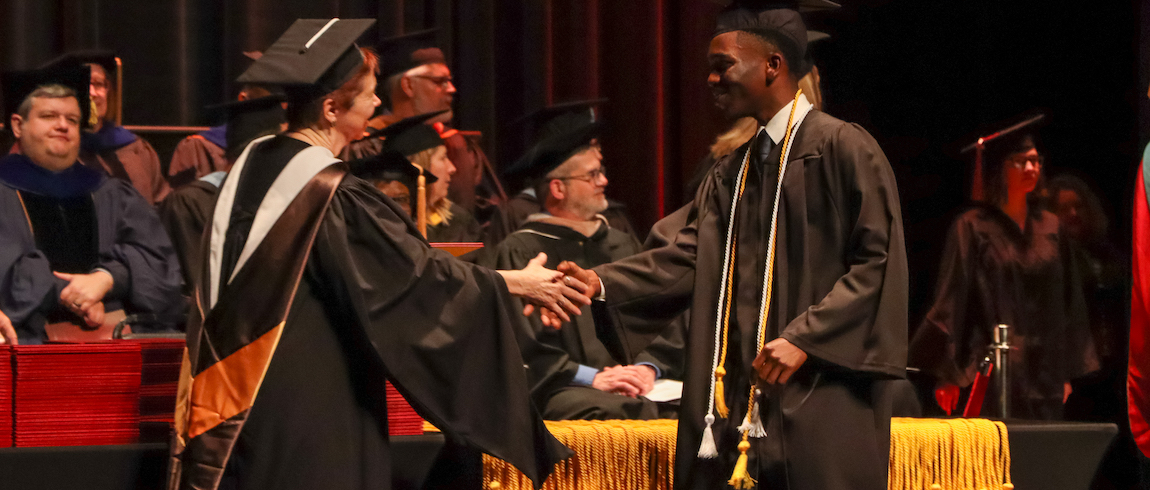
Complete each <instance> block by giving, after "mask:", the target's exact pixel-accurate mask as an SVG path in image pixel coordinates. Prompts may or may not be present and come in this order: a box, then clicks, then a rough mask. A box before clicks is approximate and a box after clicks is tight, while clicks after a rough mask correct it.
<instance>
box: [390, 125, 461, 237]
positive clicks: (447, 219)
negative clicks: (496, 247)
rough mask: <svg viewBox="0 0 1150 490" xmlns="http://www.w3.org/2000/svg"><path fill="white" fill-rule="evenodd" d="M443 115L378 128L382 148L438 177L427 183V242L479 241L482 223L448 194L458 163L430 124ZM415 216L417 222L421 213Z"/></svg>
mask: <svg viewBox="0 0 1150 490" xmlns="http://www.w3.org/2000/svg"><path fill="white" fill-rule="evenodd" d="M440 115H442V113H441V112H432V113H427V114H421V115H419V116H413V117H409V118H407V119H404V120H402V121H399V122H396V123H394V124H392V125H390V126H388V127H386V128H384V129H383V130H381V131H379V134H380V135H381V136H383V137H384V140H383V151H394V152H396V153H399V154H401V155H403V156H405V157H407V159H408V160H409V161H410V162H411V163H413V164H415V166H416V167H418V168H420V169H422V170H423V171H426V172H428V173H430V174H431V175H434V176H435V180H434V181H428V182H426V184H427V202H426V206H427V218H426V223H427V230H426V231H427V235H426V237H427V241H429V242H432V243H436V242H478V241H481V240H482V234H483V230H482V229H481V228H480V226H479V223H476V222H475V218H474V217H472V215H471V213H470V212H469V211H467V210H466V209H463V208H462V207H460V206H459V205H458V204H455V203H454V202H452V201H451V199H450V198H448V197H447V189H448V186H449V185H451V179H452V176H454V175H455V165H453V164H452V163H451V160H450V159H449V158H447V147H446V146H445V144H444V142H443V138H441V137H440V135H439V132H438V131H436V129H435V128H434V127H432V126H430V125H428V124H427V122H429V121H430V120H432V119H434V118H435V117H437V116H440ZM413 195H414V193H413ZM416 206H417V207H418V202H417V203H416ZM415 216H416V219H417V222H418V219H419V216H418V213H415Z"/></svg>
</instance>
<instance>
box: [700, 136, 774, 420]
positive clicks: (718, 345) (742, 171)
mask: <svg viewBox="0 0 1150 490" xmlns="http://www.w3.org/2000/svg"><path fill="white" fill-rule="evenodd" d="M760 133H762V131H761V130H760ZM756 139H758V137H757V135H756ZM752 145H753V143H752ZM750 156H751V151H750V149H748V150H747V154H746V155H744V156H743V163H742V165H741V166H740V167H739V176H738V178H737V179H735V192H734V194H733V198H732V199H731V218H730V220H729V222H728V223H727V250H726V251H725V252H724V253H723V275H722V276H721V277H722V278H723V284H722V285H720V286H719V303H718V306H716V312H715V349H714V351H713V352H714V355H713V356H711V395H710V396H708V397H707V413H708V414H711V415H713V414H714V413H715V369H716V368H718V367H719V351H720V350H722V348H723V347H722V343H723V305H724V304H725V303H726V299H727V282H726V281H727V274H729V273H730V270H731V258H732V257H731V237H732V235H733V233H734V232H735V209H736V208H737V207H738V206H739V188H740V187H741V186H742V184H743V179H745V178H747V162H748V160H749V159H750Z"/></svg>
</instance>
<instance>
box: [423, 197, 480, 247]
mask: <svg viewBox="0 0 1150 490" xmlns="http://www.w3.org/2000/svg"><path fill="white" fill-rule="evenodd" d="M427 241H429V242H431V243H453V242H481V241H483V227H482V225H480V224H479V222H477V221H475V216H473V215H472V214H471V212H470V211H468V210H466V209H464V208H463V207H461V206H460V205H459V204H456V203H454V202H452V203H451V220H450V221H448V222H447V223H439V224H437V225H434V226H432V225H430V224H429V225H428V226H427Z"/></svg>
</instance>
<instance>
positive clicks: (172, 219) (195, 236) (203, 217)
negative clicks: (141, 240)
mask: <svg viewBox="0 0 1150 490" xmlns="http://www.w3.org/2000/svg"><path fill="white" fill-rule="evenodd" d="M218 194H219V188H218V187H216V186H215V185H213V184H211V183H208V182H204V181H202V180H197V181H195V182H192V183H190V184H188V185H186V186H183V187H181V188H179V189H176V190H174V191H172V193H171V194H168V197H167V199H164V202H161V203H160V205H159V206H158V207H157V211H159V214H160V221H161V222H162V223H163V224H164V228H165V229H166V230H167V231H168V236H169V237H171V239H172V245H173V246H175V248H176V257H177V258H179V260H180V270H181V271H183V274H184V292H185V293H187V294H188V295H189V296H190V295H191V287H192V284H195V274H199V272H200V270H201V269H202V267H203V264H202V263H201V260H202V257H203V254H202V253H201V248H200V247H201V244H202V243H203V240H204V230H205V228H206V227H207V225H208V221H210V220H211V214H212V211H214V210H215V206H216V196H217V195H218Z"/></svg>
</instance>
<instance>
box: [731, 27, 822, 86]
mask: <svg viewBox="0 0 1150 490" xmlns="http://www.w3.org/2000/svg"><path fill="white" fill-rule="evenodd" d="M735 32H737V33H738V36H739V37H740V38H741V39H746V37H745V36H750V37H751V38H753V39H755V40H756V41H758V42H760V43H763V44H764V45H763V47H765V48H767V49H769V50H770V51H771V52H778V53H779V54H780V55H782V56H783V60H784V61H786V62H787V67H788V68H789V69H790V73H791V77H792V78H794V79H795V80H798V79H800V78H802V77H803V75H805V74H806V73H807V70H808V69H807V68H806V63H805V62H804V58H803V56H802V53H800V52H799V47H798V45H796V44H795V43H794V41H791V40H790V39H789V38H787V37H786V36H783V35H781V34H779V33H777V32H775V31H772V30H768V29H747V30H739V31H735Z"/></svg>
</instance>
